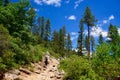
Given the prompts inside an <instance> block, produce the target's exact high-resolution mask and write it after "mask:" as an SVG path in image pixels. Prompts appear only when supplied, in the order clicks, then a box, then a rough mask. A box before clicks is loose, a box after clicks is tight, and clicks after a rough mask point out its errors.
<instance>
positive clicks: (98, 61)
mask: <svg viewBox="0 0 120 80" xmlns="http://www.w3.org/2000/svg"><path fill="white" fill-rule="evenodd" d="M110 52H111V49H110V45H109V44H106V43H105V44H101V45H100V46H98V47H97V50H96V56H94V57H93V60H92V64H93V69H94V70H95V72H96V73H97V74H98V75H99V76H101V77H104V78H105V79H107V80H108V79H109V78H110V79H113V78H117V77H118V76H119V70H120V68H119V66H120V65H119V63H118V62H117V61H116V60H115V59H113V57H112V54H111V53H110Z"/></svg>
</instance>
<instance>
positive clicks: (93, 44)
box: [90, 36, 95, 52]
mask: <svg viewBox="0 0 120 80" xmlns="http://www.w3.org/2000/svg"><path fill="white" fill-rule="evenodd" d="M90 38H91V39H90V41H91V50H92V52H94V48H95V39H94V37H93V36H91V37H90Z"/></svg>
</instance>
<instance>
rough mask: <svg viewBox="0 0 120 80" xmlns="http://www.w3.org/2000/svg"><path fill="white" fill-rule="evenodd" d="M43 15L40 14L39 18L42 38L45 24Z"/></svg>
mask: <svg viewBox="0 0 120 80" xmlns="http://www.w3.org/2000/svg"><path fill="white" fill-rule="evenodd" d="M44 22H45V21H44V17H43V16H42V18H41V38H42V40H43V39H44V34H45V25H44Z"/></svg>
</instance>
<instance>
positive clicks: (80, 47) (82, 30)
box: [78, 19, 84, 55]
mask: <svg viewBox="0 0 120 80" xmlns="http://www.w3.org/2000/svg"><path fill="white" fill-rule="evenodd" d="M79 28H80V32H79V37H78V52H79V53H78V54H79V55H82V48H83V39H84V37H83V32H84V26H83V20H82V19H81V20H80V25H79Z"/></svg>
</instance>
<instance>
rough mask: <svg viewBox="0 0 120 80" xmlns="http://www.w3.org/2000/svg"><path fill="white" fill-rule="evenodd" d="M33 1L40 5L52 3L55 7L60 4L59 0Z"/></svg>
mask: <svg viewBox="0 0 120 80" xmlns="http://www.w3.org/2000/svg"><path fill="white" fill-rule="evenodd" d="M34 2H35V3H37V4H39V5H42V4H46V5H54V6H55V7H59V6H61V0H34Z"/></svg>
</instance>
